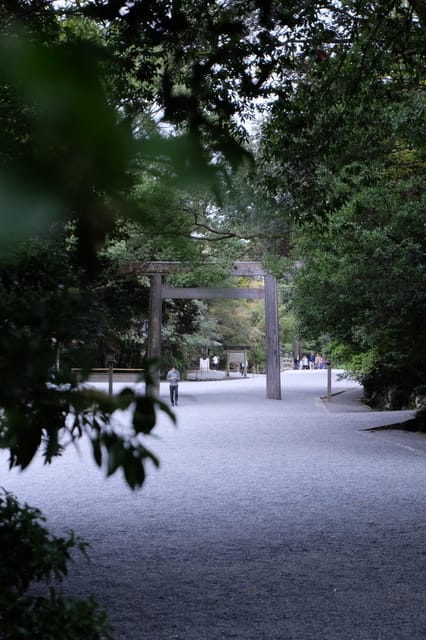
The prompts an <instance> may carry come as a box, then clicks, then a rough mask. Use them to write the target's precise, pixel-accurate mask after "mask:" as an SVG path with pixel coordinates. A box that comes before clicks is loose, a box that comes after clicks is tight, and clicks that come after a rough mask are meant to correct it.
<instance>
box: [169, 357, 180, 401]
mask: <svg viewBox="0 0 426 640" xmlns="http://www.w3.org/2000/svg"><path fill="white" fill-rule="evenodd" d="M179 380H180V373H179V371H178V370H177V369H176V367H175V366H174V365H173V367H172V368H171V369H170V371H168V372H167V381H168V383H169V390H170V404H171V405H172V407H174V406H175V405H176V406H177V403H178V397H179Z"/></svg>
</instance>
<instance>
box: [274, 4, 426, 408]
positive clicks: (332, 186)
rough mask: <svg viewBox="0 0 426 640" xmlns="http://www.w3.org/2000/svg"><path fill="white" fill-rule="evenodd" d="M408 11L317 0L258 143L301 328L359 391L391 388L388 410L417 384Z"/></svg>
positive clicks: (413, 50)
mask: <svg viewBox="0 0 426 640" xmlns="http://www.w3.org/2000/svg"><path fill="white" fill-rule="evenodd" d="M413 9H414V11H413ZM415 11H416V8H415V6H414V4H413V5H409V4H405V3H392V4H386V3H376V4H374V5H371V4H370V3H361V4H360V3H357V4H356V6H355V5H353V4H352V3H350V2H349V3H345V4H344V5H342V6H336V7H335V8H334V9H330V13H329V15H328V18H327V22H326V24H325V23H324V22H323V23H321V22H318V23H317V24H316V26H315V29H314V30H313V31H312V32H311V35H310V37H309V38H307V39H306V40H305V41H304V42H303V46H301V48H300V51H299V53H298V55H297V56H296V58H295V67H294V70H293V72H291V73H286V72H285V70H284V71H283V75H282V83H281V85H280V86H279V87H278V88H277V96H278V97H277V101H276V103H275V105H274V107H273V112H272V116H271V119H270V121H269V122H268V123H267V124H266V127H265V130H264V140H265V143H264V146H263V149H264V152H263V157H264V160H263V161H264V162H265V166H267V167H268V166H269V172H268V173H267V179H268V185H269V187H270V188H271V189H272V190H274V191H275V193H276V194H277V195H279V194H282V196H283V197H284V196H285V197H286V198H287V202H288V203H289V206H288V211H289V215H291V217H292V218H293V219H294V220H295V221H296V223H297V225H298V227H299V229H298V231H297V232H295V231H293V233H294V236H295V238H296V239H297V237H299V238H300V242H297V241H296V243H295V244H296V246H298V249H296V251H295V253H294V256H295V257H294V260H295V261H297V264H298V275H297V276H296V291H297V292H298V293H297V299H296V301H297V307H298V311H299V317H300V320H301V322H302V323H303V326H304V328H305V330H306V331H307V332H308V335H311V336H318V335H321V334H323V333H328V334H331V336H332V337H334V338H335V339H337V340H338V341H339V343H340V344H341V345H344V347H345V349H346V362H349V363H351V366H352V368H353V369H354V370H355V371H356V372H357V374H358V376H359V377H360V379H361V380H362V381H363V382H364V384H365V389H366V394H367V395H368V396H369V397H370V399H371V400H372V401H373V399H374V401H375V402H376V403H378V404H380V402H381V400H383V399H384V398H385V397H386V396H389V391H390V390H392V389H394V387H397V390H396V391H395V390H394V392H392V394H391V400H390V403H391V406H394V407H400V406H402V405H406V404H408V403H409V402H411V401H412V399H413V396H415V395H416V394H417V393H418V392H420V393H424V383H425V378H424V376H425V369H424V365H423V362H424V354H423V346H422V345H423V344H424V336H423V331H422V329H421V328H420V323H419V317H421V315H422V314H423V313H424V299H423V296H422V293H420V292H421V291H422V290H423V287H424V282H423V279H424V273H423V272H424V246H425V235H424V229H423V226H424V212H425V208H424V181H423V178H422V175H423V173H424V160H425V137H424V127H423V122H424V109H425V101H424V66H423V62H422V61H424V53H425V49H424V23H423V22H422V20H421V16H420V14H419V15H417V14H416V12H415ZM403 221H404V222H403ZM350 354H352V356H351V355H350ZM354 357H355V359H354ZM351 358H352V359H351ZM387 401H388V400H387Z"/></svg>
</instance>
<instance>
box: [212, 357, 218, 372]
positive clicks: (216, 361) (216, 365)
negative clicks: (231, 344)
mask: <svg viewBox="0 0 426 640" xmlns="http://www.w3.org/2000/svg"><path fill="white" fill-rule="evenodd" d="M212 362H213V369H214V370H215V371H217V368H218V366H219V358H218V357H217V355H216V354H214V356H213V358H212Z"/></svg>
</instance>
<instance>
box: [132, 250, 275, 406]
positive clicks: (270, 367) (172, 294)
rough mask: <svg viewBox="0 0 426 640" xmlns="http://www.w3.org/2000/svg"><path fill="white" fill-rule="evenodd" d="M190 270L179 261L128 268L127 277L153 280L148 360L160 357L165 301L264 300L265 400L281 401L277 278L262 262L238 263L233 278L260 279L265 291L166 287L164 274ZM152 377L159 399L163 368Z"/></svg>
mask: <svg viewBox="0 0 426 640" xmlns="http://www.w3.org/2000/svg"><path fill="white" fill-rule="evenodd" d="M189 269H190V267H189V266H188V265H185V264H182V263H180V262H149V263H143V262H133V263H130V264H128V265H126V268H125V271H126V273H128V274H143V275H148V276H149V277H150V283H151V284H150V297H149V319H148V353H147V355H148V359H150V360H152V359H154V360H155V361H157V362H158V363H159V361H160V357H161V320H162V300H164V299H167V298H180V299H187V300H193V299H206V298H209V299H214V298H224V299H232V298H234V299H235V298H237V299H248V300H250V299H251V300H259V299H262V298H264V300H265V324H266V397H267V398H268V399H270V400H281V376H280V373H281V371H280V345H279V330H278V299H277V284H276V279H275V278H274V277H273V276H271V275H269V274H267V273H265V271H264V270H263V268H262V265H261V264H260V263H259V262H235V263H234V265H233V268H232V270H231V274H230V275H232V276H252V277H257V276H261V277H263V278H264V288H242V287H239V288H238V287H236V288H220V287H216V288H215V287H209V288H204V287H197V288H192V287H182V288H174V287H169V286H168V285H163V275H170V274H173V273H180V272H182V271H188V270H189ZM150 374H151V382H150V383H149V384H147V389H146V392H147V394H148V395H151V396H152V397H158V395H159V391H160V368H159V366H157V367H156V368H155V369H154V370H153V371H151V372H150Z"/></svg>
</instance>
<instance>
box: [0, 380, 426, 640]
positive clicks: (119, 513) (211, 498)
mask: <svg viewBox="0 0 426 640" xmlns="http://www.w3.org/2000/svg"><path fill="white" fill-rule="evenodd" d="M282 381H283V399H282V401H277V400H266V398H265V378H264V377H263V376H254V377H249V378H247V379H241V380H239V379H237V380H227V381H222V382H184V383H181V385H180V403H179V407H177V413H178V427H177V428H175V427H174V426H172V425H171V423H170V421H169V420H168V419H167V418H166V417H165V416H163V417H162V418H161V419H160V423H159V427H158V430H157V433H158V434H159V436H160V438H159V439H157V440H154V439H153V440H152V442H151V448H152V449H153V450H154V451H155V452H156V453H157V454H158V455H159V457H160V459H161V468H160V470H159V471H156V470H154V469H153V468H152V469H150V470H149V475H148V480H147V483H146V485H145V487H144V488H143V489H142V490H141V491H139V492H135V493H132V492H131V491H130V490H128V489H127V487H126V486H125V484H124V482H123V480H122V478H121V477H119V476H117V477H113V478H110V479H108V480H105V479H104V478H103V477H102V476H101V474H100V473H99V472H98V470H97V469H96V467H95V465H94V463H92V461H91V459H90V457H89V455H88V454H87V451H85V450H84V449H85V446H84V445H82V455H81V457H80V456H79V455H78V454H77V453H76V452H75V451H74V450H69V451H67V452H66V454H65V455H64V456H63V458H62V459H60V460H58V461H56V462H55V463H54V464H53V465H51V466H50V467H42V465H41V463H40V462H39V461H36V462H35V463H34V464H33V465H32V466H31V467H30V469H29V470H27V471H25V472H24V473H17V472H15V471H13V472H7V471H6V470H5V469H6V457H7V456H6V454H5V452H1V454H0V455H1V457H0V462H1V468H2V473H1V475H2V478H1V482H0V484H2V485H3V486H5V487H6V488H7V489H8V490H10V491H12V492H14V493H15V494H16V495H17V496H18V498H19V499H20V500H21V501H28V502H29V503H30V504H32V505H33V506H38V507H39V508H41V509H42V510H43V511H44V513H45V514H46V516H47V517H48V522H49V526H50V528H51V530H52V531H54V532H55V533H60V532H62V531H63V530H64V529H69V528H73V529H74V530H75V531H76V533H78V534H79V535H81V536H82V537H83V538H84V539H86V540H87V541H88V542H89V543H90V544H91V547H92V554H91V555H92V561H91V563H90V564H87V563H86V562H85V561H84V560H77V561H76V562H75V564H74V565H73V567H72V570H71V571H70V575H69V579H68V580H67V584H66V589H67V590H68V591H69V592H70V593H73V594H75V595H80V594H81V595H85V594H87V593H88V592H91V593H93V594H95V595H96V596H97V597H98V599H99V600H100V601H101V603H102V604H103V605H104V606H105V607H106V608H107V610H108V612H109V616H110V620H111V622H112V623H113V624H114V625H115V627H116V635H115V637H116V640H171V639H175V640H219V639H223V640H228V639H235V638H236V639H237V640H263V639H264V640H415V639H417V638H419V639H420V638H422V639H424V638H425V637H426V607H425V604H426V602H425V599H426V597H425V575H426V574H425V565H426V521H425V504H426V437H425V436H423V435H418V434H413V433H405V432H395V431H374V432H372V431H367V429H368V428H369V427H373V426H381V425H386V424H392V423H394V422H399V421H400V420H403V419H408V417H410V416H411V413H410V412H373V411H371V410H369V409H368V408H367V407H364V406H363V405H361V404H360V402H359V397H360V395H361V393H360V390H359V388H357V387H354V386H353V384H352V383H349V382H347V381H346V382H345V381H342V382H336V381H334V382H333V390H334V391H344V392H343V393H340V394H339V395H336V396H333V399H332V400H331V401H330V402H327V401H323V400H321V399H320V396H321V395H323V394H325V393H326V372H323V371H313V372H305V371H287V372H285V373H284V374H283V375H282ZM350 387H351V389H349V388H350ZM161 394H162V396H164V398H165V399H166V398H167V386H166V385H163V384H162V386H161ZM122 419H123V420H125V416H122Z"/></svg>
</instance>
